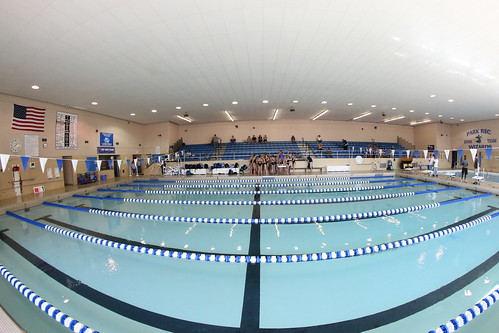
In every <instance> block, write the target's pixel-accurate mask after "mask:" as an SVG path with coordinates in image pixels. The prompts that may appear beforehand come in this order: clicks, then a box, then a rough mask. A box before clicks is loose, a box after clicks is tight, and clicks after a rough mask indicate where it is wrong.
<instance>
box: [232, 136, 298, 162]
mask: <svg viewBox="0 0 499 333" xmlns="http://www.w3.org/2000/svg"><path fill="white" fill-rule="evenodd" d="M223 146H224V147H225V150H224V154H223V157H222V158H223V159H224V160H238V159H243V160H247V159H249V158H250V156H251V155H261V154H269V155H278V154H279V152H280V151H281V150H282V151H283V152H284V153H286V154H287V153H288V152H291V153H293V154H294V155H295V156H296V157H297V158H301V157H302V156H301V152H300V147H298V145H297V144H296V143H295V142H291V141H269V142H268V143H247V142H235V143H226V144H223Z"/></svg>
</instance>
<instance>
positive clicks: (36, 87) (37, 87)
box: [31, 85, 40, 90]
mask: <svg viewBox="0 0 499 333" xmlns="http://www.w3.org/2000/svg"><path fill="white" fill-rule="evenodd" d="M31 89H35V90H38V89H40V87H39V86H37V85H34V86H31Z"/></svg>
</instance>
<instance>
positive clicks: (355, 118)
mask: <svg viewBox="0 0 499 333" xmlns="http://www.w3.org/2000/svg"><path fill="white" fill-rule="evenodd" d="M370 114H372V112H366V113H363V114H361V115H360V116H357V117H354V118H353V120H358V119H360V118H364V117H367V116H369V115H370Z"/></svg>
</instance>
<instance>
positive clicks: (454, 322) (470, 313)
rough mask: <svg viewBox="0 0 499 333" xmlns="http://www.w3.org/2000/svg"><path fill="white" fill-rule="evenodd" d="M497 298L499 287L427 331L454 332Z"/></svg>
mask: <svg viewBox="0 0 499 333" xmlns="http://www.w3.org/2000/svg"><path fill="white" fill-rule="evenodd" d="M498 300H499V288H497V286H496V289H495V290H494V291H492V292H491V293H489V294H488V295H487V296H485V297H484V298H482V299H481V300H480V301H479V302H478V303H476V304H475V306H473V307H472V308H469V309H468V310H466V312H464V313H461V314H460V315H459V316H457V317H456V318H454V319H451V320H449V321H448V322H447V323H445V324H444V325H440V326H439V327H438V328H436V329H434V330H431V331H429V332H428V333H451V332H455V331H456V330H457V329H459V328H461V327H463V326H464V325H466V324H467V323H469V322H470V321H472V320H473V319H475V318H476V317H477V316H479V315H481V314H482V313H484V312H485V310H487V309H489V308H490V307H491V306H492V305H494V303H496V302H497V301H498Z"/></svg>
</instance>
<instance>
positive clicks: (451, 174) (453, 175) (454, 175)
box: [445, 171, 456, 179]
mask: <svg viewBox="0 0 499 333" xmlns="http://www.w3.org/2000/svg"><path fill="white" fill-rule="evenodd" d="M445 175H446V176H449V177H450V179H453V178H454V177H456V173H455V172H452V171H449V172H446V173H445Z"/></svg>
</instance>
